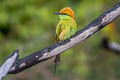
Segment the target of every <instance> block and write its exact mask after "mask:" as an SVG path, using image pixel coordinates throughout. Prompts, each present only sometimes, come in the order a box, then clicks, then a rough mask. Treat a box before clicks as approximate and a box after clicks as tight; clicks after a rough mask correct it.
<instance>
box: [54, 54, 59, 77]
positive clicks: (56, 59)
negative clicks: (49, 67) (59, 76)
mask: <svg viewBox="0 0 120 80" xmlns="http://www.w3.org/2000/svg"><path fill="white" fill-rule="evenodd" d="M59 62H60V54H58V55H57V56H56V57H55V61H54V63H55V68H54V77H55V73H56V68H57V65H58V63H59Z"/></svg>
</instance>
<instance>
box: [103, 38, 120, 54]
mask: <svg viewBox="0 0 120 80" xmlns="http://www.w3.org/2000/svg"><path fill="white" fill-rule="evenodd" d="M102 47H103V48H105V49H108V50H110V51H113V52H116V53H117V54H120V44H118V43H116V42H110V41H109V39H107V38H104V39H103V40H102Z"/></svg>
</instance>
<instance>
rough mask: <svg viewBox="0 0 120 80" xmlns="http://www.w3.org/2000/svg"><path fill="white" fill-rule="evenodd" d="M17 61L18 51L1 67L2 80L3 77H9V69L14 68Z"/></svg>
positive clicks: (0, 76) (0, 78)
mask: <svg viewBox="0 0 120 80" xmlns="http://www.w3.org/2000/svg"><path fill="white" fill-rule="evenodd" d="M17 59H18V50H15V51H14V52H13V53H12V54H11V55H10V56H9V57H8V59H7V60H6V61H5V62H4V64H3V65H2V66H1V67H0V80H2V79H3V77H4V76H6V75H7V73H8V71H9V69H10V68H11V67H12V65H13V64H14V63H15V61H16V60H17Z"/></svg>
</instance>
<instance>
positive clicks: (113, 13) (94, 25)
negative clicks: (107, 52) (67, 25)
mask: <svg viewBox="0 0 120 80" xmlns="http://www.w3.org/2000/svg"><path fill="white" fill-rule="evenodd" d="M119 15H120V2H118V3H117V4H116V5H115V6H114V7H113V8H111V9H110V10H108V11H107V12H105V13H103V14H102V15H100V16H99V17H98V18H96V19H95V20H94V21H92V22H91V23H90V24H88V25H87V26H85V27H84V28H83V29H82V30H79V31H78V32H76V34H74V35H73V36H71V37H70V38H69V39H66V40H64V41H60V42H58V43H55V44H53V45H51V46H49V47H48V48H44V49H42V50H40V51H37V52H34V53H32V54H31V55H28V56H26V57H24V58H22V59H19V61H18V62H16V64H14V65H13V67H12V68H11V70H10V71H9V74H14V73H19V72H21V71H24V70H25V69H27V68H29V67H31V66H33V65H35V64H38V63H40V62H43V61H45V60H48V59H49V58H52V57H54V56H56V55H58V54H61V52H63V51H65V50H67V49H69V48H71V47H73V46H75V45H77V44H78V43H80V42H82V41H84V40H86V39H87V38H88V37H90V36H92V35H93V34H94V33H96V32H97V31H99V30H100V29H102V28H103V27H104V26H106V25H107V24H109V23H110V22H112V21H113V20H114V19H116V18H117V17H118V16H119Z"/></svg>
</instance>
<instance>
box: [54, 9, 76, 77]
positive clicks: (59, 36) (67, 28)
mask: <svg viewBox="0 0 120 80" xmlns="http://www.w3.org/2000/svg"><path fill="white" fill-rule="evenodd" d="M55 14H56V15H59V18H60V21H59V23H58V24H57V26H56V41H55V42H59V41H61V40H65V39H67V38H70V36H72V35H73V34H75V32H76V30H77V26H76V21H75V19H74V11H73V10H72V9H71V8H70V7H65V8H63V9H61V10H60V12H56V13H55ZM59 62H60V54H58V55H56V57H55V60H54V63H55V70H54V76H55V72H56V67H57V64H58V63H59Z"/></svg>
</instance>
